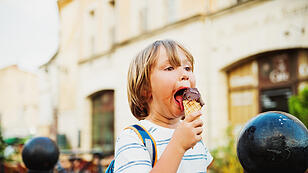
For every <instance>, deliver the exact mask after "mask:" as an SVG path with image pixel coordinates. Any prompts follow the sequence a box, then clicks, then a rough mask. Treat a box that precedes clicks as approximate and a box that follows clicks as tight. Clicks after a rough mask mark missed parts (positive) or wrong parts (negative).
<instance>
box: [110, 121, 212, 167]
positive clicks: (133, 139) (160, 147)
mask: <svg viewBox="0 0 308 173" xmlns="http://www.w3.org/2000/svg"><path fill="white" fill-rule="evenodd" d="M138 123H139V124H140V125H142V126H143V127H145V128H146V129H147V130H148V132H149V133H151V135H152V137H153V138H154V140H155V141H156V146H157V160H159V158H160V156H161V155H162V153H163V151H164V150H165V148H166V146H167V145H168V143H169V142H170V140H171V137H172V135H173V132H174V129H169V128H165V127H161V126H158V125H156V124H154V123H152V122H150V121H148V120H141V121H139V122H138ZM170 159H172V158H170ZM212 160H213V157H212V155H211V154H210V152H209V151H208V150H207V148H206V146H205V145H204V143H203V142H202V141H199V142H198V143H197V144H196V145H195V146H194V147H193V149H189V150H187V151H186V152H185V154H184V156H183V158H182V161H181V163H180V165H179V168H178V171H177V172H178V173H205V172H206V170H207V167H208V165H209V164H210V163H211V162H212ZM151 169H152V160H151V158H150V154H149V152H148V151H147V148H146V147H145V146H144V145H143V143H142V141H141V140H140V139H139V137H138V136H137V134H136V133H135V132H134V131H133V130H131V129H125V130H124V131H123V132H122V133H121V134H120V135H119V137H118V138H117V142H116V146H115V165H114V170H115V172H116V173H120V172H129V173H146V172H150V171H151Z"/></svg>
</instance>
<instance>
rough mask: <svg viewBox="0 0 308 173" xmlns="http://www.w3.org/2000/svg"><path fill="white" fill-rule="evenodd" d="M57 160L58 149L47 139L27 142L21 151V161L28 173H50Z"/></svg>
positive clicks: (34, 139) (41, 138)
mask: <svg viewBox="0 0 308 173" xmlns="http://www.w3.org/2000/svg"><path fill="white" fill-rule="evenodd" d="M58 159H59V148H58V146H57V145H56V144H55V142H54V141H52V140H51V139H49V138H47V137H36V138H33V139H31V140H29V141H28V142H27V143H26V144H25V146H24V148H23V150H22V160H23V162H24V163H25V165H26V167H27V168H28V170H29V171H28V172H29V173H38V172H40V173H50V172H53V169H54V167H55V165H56V163H57V161H58Z"/></svg>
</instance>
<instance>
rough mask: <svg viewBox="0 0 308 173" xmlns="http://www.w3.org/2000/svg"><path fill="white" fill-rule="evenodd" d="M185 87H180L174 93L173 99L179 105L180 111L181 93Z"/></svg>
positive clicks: (182, 108) (181, 104) (181, 105)
mask: <svg viewBox="0 0 308 173" xmlns="http://www.w3.org/2000/svg"><path fill="white" fill-rule="evenodd" d="M186 89H187V87H183V88H180V89H179V90H178V91H177V92H175V94H174V99H175V101H176V102H177V103H178V104H179V105H180V108H181V111H184V106H183V94H184V91H185V90H186Z"/></svg>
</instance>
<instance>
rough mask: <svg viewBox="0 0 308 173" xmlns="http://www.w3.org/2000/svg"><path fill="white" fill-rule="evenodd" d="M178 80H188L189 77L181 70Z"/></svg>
mask: <svg viewBox="0 0 308 173" xmlns="http://www.w3.org/2000/svg"><path fill="white" fill-rule="evenodd" d="M180 79H181V80H188V79H189V75H188V73H187V71H185V70H182V72H181V77H180Z"/></svg>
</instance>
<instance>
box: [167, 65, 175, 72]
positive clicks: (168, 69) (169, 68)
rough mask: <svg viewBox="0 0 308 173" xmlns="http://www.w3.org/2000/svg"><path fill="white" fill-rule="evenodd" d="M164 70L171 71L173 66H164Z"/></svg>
mask: <svg viewBox="0 0 308 173" xmlns="http://www.w3.org/2000/svg"><path fill="white" fill-rule="evenodd" d="M165 70H166V71H172V70H174V68H173V67H172V66H170V67H167V68H165Z"/></svg>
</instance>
